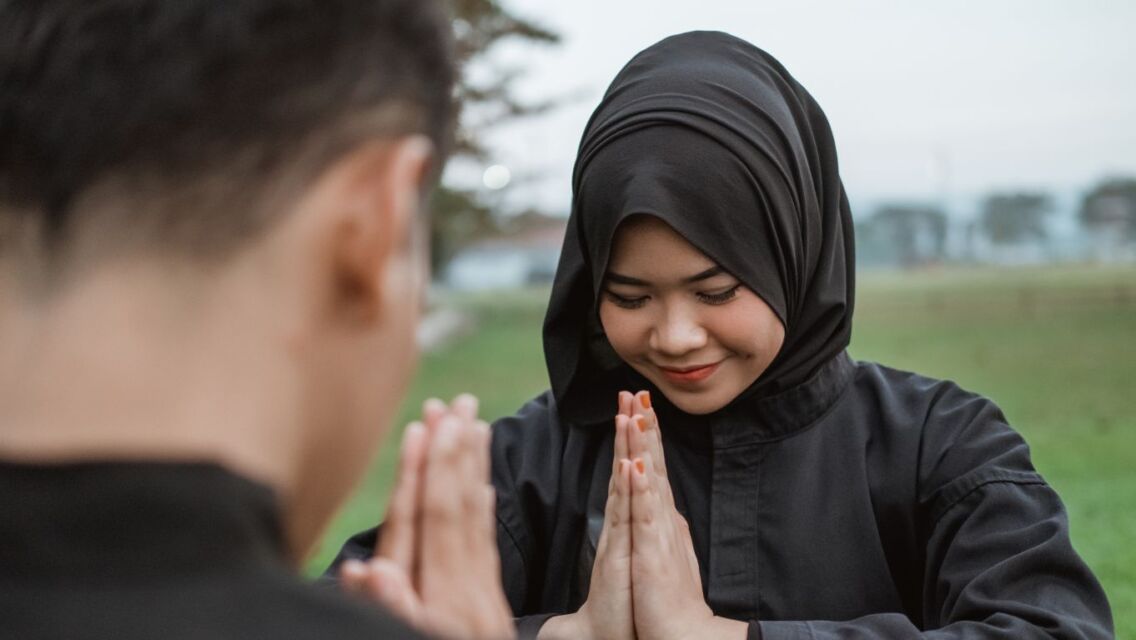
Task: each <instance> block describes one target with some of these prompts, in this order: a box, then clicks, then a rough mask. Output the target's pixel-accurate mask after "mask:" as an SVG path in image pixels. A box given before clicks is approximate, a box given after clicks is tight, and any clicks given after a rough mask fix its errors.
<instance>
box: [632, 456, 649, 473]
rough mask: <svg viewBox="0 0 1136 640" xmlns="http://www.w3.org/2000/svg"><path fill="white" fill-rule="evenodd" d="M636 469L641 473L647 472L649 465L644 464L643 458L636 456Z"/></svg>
mask: <svg viewBox="0 0 1136 640" xmlns="http://www.w3.org/2000/svg"><path fill="white" fill-rule="evenodd" d="M635 470H636V471H638V472H639V473H647V465H645V464H643V459H642V458H635Z"/></svg>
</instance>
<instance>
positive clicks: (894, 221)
mask: <svg viewBox="0 0 1136 640" xmlns="http://www.w3.org/2000/svg"><path fill="white" fill-rule="evenodd" d="M946 244H947V215H946V214H945V213H944V212H943V211H942V209H940V208H938V207H935V206H931V205H922V204H886V205H883V206H881V207H879V208H878V209H876V211H875V212H874V213H873V214H872V216H871V217H870V218H868V220H867V221H865V222H864V223H863V224H861V225H859V228H858V229H857V253H858V255H863V257H864V263H865V264H871V263H881V264H899V265H900V266H903V267H913V266H918V265H920V264H926V263H929V262H938V261H940V260H942V259H943V258H944V257H945V254H946Z"/></svg>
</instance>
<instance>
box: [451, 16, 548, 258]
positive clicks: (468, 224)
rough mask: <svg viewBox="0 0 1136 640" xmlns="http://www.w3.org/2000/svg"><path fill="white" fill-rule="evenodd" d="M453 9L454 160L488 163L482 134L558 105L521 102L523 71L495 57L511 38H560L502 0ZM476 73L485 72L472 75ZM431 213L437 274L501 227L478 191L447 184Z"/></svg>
mask: <svg viewBox="0 0 1136 640" xmlns="http://www.w3.org/2000/svg"><path fill="white" fill-rule="evenodd" d="M450 5H451V9H452V11H453V16H454V37H455V41H456V47H457V55H458V60H459V62H460V64H461V76H460V80H459V83H458V87H457V99H458V102H459V105H460V107H461V117H460V119H459V124H458V128H457V145H456V147H455V149H454V157H455V158H465V159H468V160H473V161H475V162H479V163H484V162H486V161H488V160H489V158H490V157H491V155H492V154H491V151H490V150H489V149H488V148H487V147H486V146H485V144H484V143H483V142H482V139H481V134H483V133H484V132H485V131H487V130H489V129H491V128H493V127H495V126H498V125H500V124H502V123H505V122H508V121H510V120H512V119H515V118H520V117H526V116H532V115H535V114H539V113H543V112H545V111H547V110H548V109H550V108H551V107H552V106H553V104H554V103H553V101H552V100H549V101H545V102H541V103H535V104H534V103H525V102H522V101H519V100H517V99H516V97H515V96H514V92H513V85H514V82H515V81H516V80H517V79H518V78H519V77H521V75H522V72H521V71H520V70H518V69H496V68H491V67H489V65H488V55H489V53H490V52H491V51H492V50H493V49H494V47H495V46H496V45H497V44H499V43H501V42H503V41H506V40H510V39H520V40H522V41H526V42H531V43H534V44H555V43H557V42H559V41H560V36H559V35H557V34H556V33H554V32H552V31H550V30H548V29H546V28H544V27H542V26H539V25H537V24H535V23H533V22H530V21H527V20H525V19H523V18H520V17H517V16H515V15H513V14H511V13H510V12H509V11H508V10H506V9H505V8H504V7H502V6H501V3H500V2H499V1H498V0H450ZM478 65H480V67H479V66H478ZM475 69H476V70H479V71H482V73H478V74H474V73H471V71H472V70H475ZM475 75H476V77H475ZM431 208H432V211H433V215H434V218H433V225H432V227H431V238H430V245H431V249H432V253H431V255H432V262H433V266H434V268H435V273H438V272H439V271H438V270H439V269H440V267H441V266H442V265H444V264H445V263H446V262H448V261H449V259H450V258H451V257H452V256H453V254H454V252H455V251H456V250H457V249H458V248H460V247H461V245H462V244H465V243H466V242H468V241H469V240H471V239H474V238H477V237H479V236H482V235H485V234H488V233H491V232H492V231H494V230H495V229H496V227H497V223H496V220H495V219H494V217H493V208H492V206H491V205H490V204H489V203H487V202H485V201H484V199H483V197H482V195H481V193H480V192H478V191H477V190H476V189H469V188H462V187H458V186H455V185H452V184H443V185H441V186H440V187H439V188H438V189H437V191H436V192H435V194H434V199H433V203H432V207H431Z"/></svg>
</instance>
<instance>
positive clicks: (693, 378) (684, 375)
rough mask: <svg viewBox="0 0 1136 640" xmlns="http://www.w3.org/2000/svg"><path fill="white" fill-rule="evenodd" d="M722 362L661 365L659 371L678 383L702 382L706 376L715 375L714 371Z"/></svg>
mask: <svg viewBox="0 0 1136 640" xmlns="http://www.w3.org/2000/svg"><path fill="white" fill-rule="evenodd" d="M720 364H722V363H721V362H715V363H712V364H701V365H696V366H693V367H681V368H677V367H659V371H661V372H662V374H663V376H664V377H665V378H666V379H667V380H670V381H671V382H674V383H678V384H684V383H685V384H689V383H691V382H701V381H703V380H705V379H706V378H709V377H710V376H712V375H714V372H715V371H717V370H718V365H720Z"/></svg>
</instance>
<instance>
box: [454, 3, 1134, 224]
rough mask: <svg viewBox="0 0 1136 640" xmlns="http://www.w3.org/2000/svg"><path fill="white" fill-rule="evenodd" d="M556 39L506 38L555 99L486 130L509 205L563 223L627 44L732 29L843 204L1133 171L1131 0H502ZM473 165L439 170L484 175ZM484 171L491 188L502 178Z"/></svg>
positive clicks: (504, 48)
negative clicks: (754, 48) (770, 80)
mask: <svg viewBox="0 0 1136 640" xmlns="http://www.w3.org/2000/svg"><path fill="white" fill-rule="evenodd" d="M503 3H504V4H505V6H506V7H507V8H509V9H510V10H511V11H513V12H514V13H516V14H518V15H520V16H523V17H525V18H527V19H530V20H533V21H535V22H537V23H539V24H542V25H544V26H546V27H548V28H550V29H552V30H554V31H557V32H559V33H560V34H561V35H562V37H563V42H562V43H561V44H559V45H555V46H547V47H545V46H532V45H520V44H517V43H505V44H503V45H501V46H500V47H499V48H498V49H497V50H496V51H495V52H494V55H493V56H492V58H491V64H492V65H493V66H495V67H500V68H509V67H513V68H521V69H524V70H525V76H524V77H523V78H522V80H520V81H519V82H518V83H517V87H516V89H517V93H518V95H520V96H522V97H527V98H530V99H533V100H544V99H547V98H549V97H560V96H563V97H565V98H566V101H565V103H564V104H563V105H562V106H561V107H559V108H557V109H556V110H554V111H553V112H551V113H548V114H546V115H542V116H539V117H534V118H531V119H528V120H525V121H523V122H519V123H516V124H512V125H508V126H503V127H499V128H497V129H495V130H493V131H492V132H491V133H490V134H489V135H488V137H487V139H488V141H489V142H490V145H491V148H492V149H493V150H494V151H495V156H494V159H493V162H494V163H499V164H501V165H504V166H506V167H508V169H509V171H510V173H511V174H512V182H511V184H510V185H509V187H508V188H507V189H503V190H501V191H499V192H495V196H496V197H498V198H500V199H501V204H502V207H503V208H504V209H505V210H513V211H517V210H521V209H525V208H528V207H536V208H538V209H542V210H544V211H547V212H550V213H559V214H566V213H567V210H568V208H569V206H570V201H571V193H570V181H571V170H572V163H573V160H574V156H575V151H576V146H577V144H578V143H579V139H580V135H581V133H582V132H583V128H584V125H585V123H586V121H587V119H588V116H589V115H590V113H591V111H592V109H593V108H594V107H595V106H596V104H597V103H598V101H599V99H600V97H601V95H602V93H603V91H604V89H605V88H606V86H607V84H608V83H609V82H610V81H611V79H612V78H613V77H614V76H615V74H616V73H617V72H618V71H619V69H620V68H621V67H622V66H623V65H624V64H625V63H626V62H627V61H628V60H630V59H631V57H632V56H634V55H635V54H636V53H637V52H638V51H640V50H642V49H644V48H646V47H648V46H650V45H651V44H653V43H655V42H657V41H658V40H660V39H662V38H664V37H666V36H668V35H671V34H674V33H680V32H683V31H689V30H694V29H714V30H722V31H728V32H730V33H733V34H734V35H736V36H739V37H741V38H744V39H746V40H749V41H750V42H753V43H754V44H756V45H758V46H759V47H762V48H763V49H765V50H766V51H768V52H770V53H771V54H773V55H774V56H775V57H776V58H778V59H779V60H780V61H781V62H782V63H783V64H784V65H785V66H786V67H787V68H788V69H789V71H790V72H791V73H792V74H793V75H794V76H795V77H796V78H797V79H798V80H799V81H800V82H801V83H802V84H803V85H804V86H805V87H806V88H807V89H808V90H809V91H810V93H812V94H813V96H814V97H815V98H816V99H817V101H818V102H819V103H820V105H821V107H822V108H823V109H824V110H825V113H826V114H827V115H828V118H829V121H830V122H831V124H832V127H833V131H834V134H835V137H836V146H837V152H838V156H839V159H840V164H841V174H842V177H843V180H844V184H845V188H846V189H847V191H848V193H849V195H850V198H851V199H852V202H853V205H854V206H855V205H856V203H857V202H865V203H866V202H874V201H879V200H884V199H894V200H929V199H936V198H942V199H946V200H947V201H951V200H957V199H962V198H969V197H974V196H977V195H979V194H982V193H986V192H990V191H995V190H1022V189H1043V190H1047V191H1051V192H1055V193H1058V194H1060V193H1074V192H1079V191H1083V190H1085V189H1087V188H1089V187H1090V186H1091V185H1092V184H1093V182H1094V181H1096V180H1098V179H1100V178H1101V177H1104V176H1109V175H1122V174H1124V175H1136V45H1134V44H1133V43H1134V41H1136V36H1134V35H1133V34H1136V2H1131V1H1130V0H1091V1H1074V0H1067V1H1066V0H1060V1H1058V0H985V1H982V0H955V1H953V2H928V1H922V0H906V1H900V0H888V1H884V0H864V1H851V0H850V1H844V2H837V1H835V0H830V1H826V2H819V1H809V0H798V1H795V2H788V1H760V0H651V1H644V0H606V1H601V0H561V1H556V0H503ZM486 168H487V167H485V166H472V165H464V166H463V165H461V164H460V163H459V164H458V165H457V166H455V167H453V168H452V169H451V177H453V178H455V179H457V180H458V181H467V182H468V181H473V182H477V183H479V184H480V183H481V176H482V173H481V172H482V171H483V170H484V169H486ZM496 171H497V172H498V173H497V175H495V176H494V178H495V179H496V182H497V183H498V184H500V171H499V170H496Z"/></svg>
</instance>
